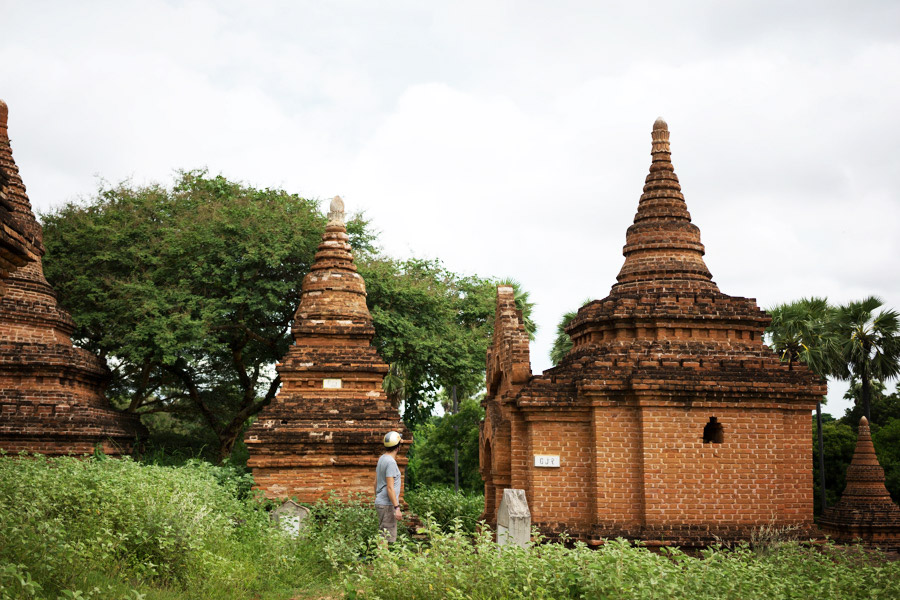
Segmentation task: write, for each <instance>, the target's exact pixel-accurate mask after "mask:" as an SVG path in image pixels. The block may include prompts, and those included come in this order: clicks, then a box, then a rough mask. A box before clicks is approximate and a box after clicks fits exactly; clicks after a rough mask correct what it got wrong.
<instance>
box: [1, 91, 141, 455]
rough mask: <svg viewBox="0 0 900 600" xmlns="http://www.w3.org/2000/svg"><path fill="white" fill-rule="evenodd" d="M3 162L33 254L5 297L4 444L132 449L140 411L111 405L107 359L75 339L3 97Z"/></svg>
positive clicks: (53, 450)
mask: <svg viewBox="0 0 900 600" xmlns="http://www.w3.org/2000/svg"><path fill="white" fill-rule="evenodd" d="M0 169H2V171H3V173H4V177H3V178H4V180H5V183H4V187H3V195H4V202H5V203H6V204H7V206H8V207H9V208H8V209H9V212H10V213H11V215H12V216H13V218H14V220H15V221H16V223H17V224H18V231H19V232H20V233H22V234H23V235H24V238H25V239H26V240H28V241H29V243H30V245H31V248H32V252H33V254H34V259H33V260H32V261H31V262H28V263H26V264H24V266H21V267H20V268H19V269H18V270H16V271H15V272H13V273H11V274H10V275H9V277H8V278H7V279H6V291H5V293H4V294H3V296H2V298H0V448H2V449H3V450H5V451H6V452H8V453H17V452H20V451H22V450H26V451H28V452H40V453H41V454H46V455H60V454H87V453H91V452H93V451H94V449H95V448H97V447H100V448H102V450H103V451H104V452H105V453H106V454H108V455H112V456H115V455H119V454H123V453H130V452H131V450H132V446H133V443H134V441H135V438H136V437H137V436H139V435H141V434H144V432H145V430H144V428H143V426H142V425H141V424H140V422H139V421H138V417H136V416H134V415H126V414H123V413H120V412H118V411H116V410H114V409H112V408H111V407H110V406H109V403H108V402H107V400H106V398H105V397H104V395H103V391H104V388H105V386H106V379H107V370H106V367H105V366H104V365H103V363H102V362H101V361H100V360H99V359H98V358H97V357H96V356H94V355H93V354H91V353H90V352H88V351H87V350H83V349H81V348H75V347H74V346H72V341H71V339H70V336H71V334H72V332H73V331H74V330H75V324H74V323H73V322H72V319H71V317H69V315H68V313H66V312H65V311H63V310H62V309H60V308H59V306H57V304H56V293H55V292H54V291H53V288H51V287H50V285H49V284H48V283H47V280H46V279H45V278H44V272H43V269H42V265H41V259H40V257H41V256H42V255H43V252H44V250H43V245H42V233H41V226H40V225H39V224H38V222H37V220H36V219H35V217H34V213H33V212H32V211H31V204H30V203H29V201H28V196H27V195H26V194H25V186H24V185H23V183H22V178H21V177H20V176H19V169H18V167H17V166H16V163H15V161H14V160H13V156H12V149H11V148H10V144H9V136H8V133H7V108H6V105H5V104H2V103H0ZM144 435H145V434H144Z"/></svg>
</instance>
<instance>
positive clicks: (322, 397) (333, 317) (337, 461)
mask: <svg viewBox="0 0 900 600" xmlns="http://www.w3.org/2000/svg"><path fill="white" fill-rule="evenodd" d="M349 239H350V238H349V236H348V235H347V229H346V227H345V226H344V203H343V201H342V200H341V199H340V198H339V197H335V198H334V199H333V200H332V202H331V211H330V212H329V213H328V225H327V226H326V228H325V233H324V234H323V235H322V243H321V244H319V248H318V251H317V252H316V256H315V261H314V263H313V265H312V267H311V268H310V272H309V273H308V274H307V275H306V277H305V278H304V279H303V287H302V295H301V297H300V306H299V307H298V308H297V312H296V314H295V315H294V324H293V327H292V333H293V336H294V344H293V345H292V346H291V348H290V350H288V353H287V355H285V357H284V360H283V361H282V362H281V363H279V364H278V365H277V367H276V368H277V370H278V374H279V375H280V376H281V382H282V387H281V390H280V391H279V392H278V395H277V396H276V397H275V398H274V399H273V401H272V403H271V404H270V405H269V406H267V407H266V408H264V409H263V410H262V412H261V413H260V414H259V418H258V419H257V421H256V422H255V423H254V424H253V425H252V426H251V427H250V429H249V430H248V431H247V434H246V437H245V439H244V441H245V442H246V444H247V447H248V449H249V450H250V459H249V460H248V461H247V464H248V466H250V467H251V468H252V469H253V476H254V478H255V480H256V484H257V487H258V488H259V489H261V490H263V492H265V494H266V496H267V497H269V498H286V497H295V498H297V499H299V500H300V501H302V502H312V501H315V500H318V499H320V498H324V497H326V496H328V495H329V494H330V493H331V492H334V493H335V494H337V495H338V496H339V497H343V498H346V497H348V496H350V495H351V494H353V493H356V492H360V493H364V494H367V495H369V496H371V495H372V492H373V489H374V487H375V464H376V463H377V462H378V457H379V456H380V455H381V454H382V452H383V451H384V446H383V440H384V435H385V434H386V433H387V432H388V431H398V432H400V433H401V434H402V435H403V436H404V438H406V437H408V435H407V431H406V429H405V427H404V425H403V423H401V421H400V414H399V412H398V410H397V408H396V407H394V406H392V405H391V403H390V401H389V400H388V397H387V395H386V394H385V392H384V390H383V389H382V382H383V380H384V376H385V375H386V374H387V372H388V366H387V364H385V362H384V361H383V360H382V359H381V357H380V356H378V353H377V352H376V350H375V348H374V347H373V346H372V343H371V342H372V337H373V336H374V335H375V328H374V327H373V326H372V316H371V314H369V309H368V308H367V307H366V286H365V283H364V282H363V279H362V277H361V276H360V275H359V273H357V272H356V265H355V264H354V263H353V255H352V254H351V248H350V244H349V242H348V240H349ZM409 443H410V440H405V441H404V442H403V447H402V448H401V450H400V455H399V456H398V459H397V462H398V463H399V464H400V465H405V464H406V450H407V448H408V444H409Z"/></svg>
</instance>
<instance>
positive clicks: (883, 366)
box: [835, 296, 900, 423]
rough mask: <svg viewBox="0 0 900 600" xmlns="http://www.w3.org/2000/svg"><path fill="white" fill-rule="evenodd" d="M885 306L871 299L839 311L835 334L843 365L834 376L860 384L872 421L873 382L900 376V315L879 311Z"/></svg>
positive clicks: (864, 402)
mask: <svg viewBox="0 0 900 600" xmlns="http://www.w3.org/2000/svg"><path fill="white" fill-rule="evenodd" d="M882 306H883V303H882V301H881V300H879V299H878V298H875V297H874V296H873V297H869V298H866V299H865V300H861V301H858V302H850V303H848V304H845V305H842V306H840V307H839V308H838V309H837V313H836V316H835V331H836V334H837V335H838V337H839V339H840V344H841V348H840V358H841V360H840V362H839V365H838V369H837V371H836V373H835V375H837V376H838V377H840V378H841V379H851V378H853V379H856V380H858V381H859V383H860V388H861V389H860V392H861V393H860V397H861V400H862V405H863V414H864V415H865V416H866V418H867V419H868V420H869V422H870V423H871V422H872V415H871V406H870V405H871V397H872V390H871V388H872V381H873V380H878V381H888V380H890V379H893V378H895V377H897V375H898V374H900V314H898V313H897V311H895V310H880V311H878V313H877V314H876V312H875V311H877V310H878V309H879V308H881V307H882Z"/></svg>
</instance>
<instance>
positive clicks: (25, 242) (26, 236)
mask: <svg viewBox="0 0 900 600" xmlns="http://www.w3.org/2000/svg"><path fill="white" fill-rule="evenodd" d="M8 114H9V109H8V108H7V106H6V102H4V101H3V100H0V144H4V145H9V135H8V134H7V129H6V121H7V116H8ZM3 156H4V157H5V156H6V152H4V153H3ZM11 156H12V155H11V154H10V157H11ZM11 166H14V165H12V164H11V160H10V161H9V164H7V161H6V160H4V161H3V163H0V296H2V295H3V291H4V289H5V283H4V280H5V279H6V278H7V277H9V275H10V274H11V273H12V272H14V271H15V270H16V269H18V268H19V267H22V266H25V265H26V264H28V263H29V262H33V261H36V260H38V259H39V258H40V256H41V253H42V252H43V248H42V247H41V242H40V240H39V239H38V235H37V232H36V231H35V230H34V229H29V228H28V227H27V226H28V222H23V221H22V220H21V219H20V218H19V216H18V215H17V211H16V207H15V205H14V204H13V203H12V199H11V198H10V193H9V191H8V190H7V188H8V187H9V183H10V177H9V176H8V175H7V174H6V169H7V168H10V167H11Z"/></svg>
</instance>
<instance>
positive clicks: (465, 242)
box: [0, 0, 900, 416]
mask: <svg viewBox="0 0 900 600" xmlns="http://www.w3.org/2000/svg"><path fill="white" fill-rule="evenodd" d="M0 22H2V24H3V25H2V32H3V33H2V36H0V98H3V99H5V100H6V101H7V103H8V104H9V106H10V123H9V125H10V137H11V138H12V143H13V149H14V152H15V157H16V161H17V163H18V165H19V168H20V170H21V172H22V175H23V177H24V179H25V183H26V185H27V186H28V191H29V196H30V198H31V202H32V204H33V205H34V206H35V208H36V209H37V210H38V211H47V210H51V209H52V208H53V207H54V206H58V205H60V204H61V203H63V202H65V201H67V200H71V199H74V198H76V197H79V196H84V195H88V194H90V193H91V192H92V191H93V190H95V189H96V187H97V180H98V177H99V178H103V179H105V180H107V181H110V182H117V181H120V180H122V179H124V178H127V177H131V178H133V180H134V181H135V182H138V183H143V182H147V181H152V180H157V181H166V182H170V181H171V179H172V175H173V173H174V171H175V170H176V169H182V168H183V169H190V168H197V167H207V168H209V170H210V171H211V172H213V173H222V174H223V175H225V176H227V177H229V178H232V179H239V180H243V181H245V182H247V183H250V184H252V185H255V186H279V187H283V188H285V189H287V190H289V191H292V192H297V193H299V194H301V195H304V196H307V197H313V198H320V199H323V200H324V199H326V198H330V197H331V196H334V195H335V194H340V195H341V196H343V197H344V199H345V202H346V204H347V208H348V210H350V211H364V212H365V213H366V214H367V215H368V217H370V218H371V219H372V221H373V224H374V226H375V227H376V228H377V229H379V230H380V231H381V243H382V245H383V247H384V250H385V251H386V252H387V253H389V254H392V255H395V256H410V255H415V256H424V257H439V258H441V259H442V260H443V261H444V263H445V264H446V266H447V267H448V268H450V269H452V270H454V271H458V272H464V273H475V274H478V275H481V276H497V277H513V278H515V279H517V280H519V281H520V282H521V283H522V284H523V285H524V287H525V288H526V289H527V290H529V291H530V292H531V297H532V299H533V300H534V301H535V302H536V303H537V306H536V309H535V320H536V321H537V323H538V326H539V327H540V330H539V332H538V338H537V341H536V342H535V343H534V344H532V355H531V362H532V369H533V370H534V371H535V372H540V371H542V370H543V369H545V368H548V367H549V366H550V362H549V358H548V352H549V348H550V345H551V343H552V339H553V333H554V330H555V326H556V323H557V322H558V320H559V317H560V315H561V314H562V313H564V312H566V311H567V310H572V309H574V308H576V307H578V306H579V305H580V303H581V301H582V300H584V299H586V298H602V297H604V296H606V295H607V294H608V293H609V289H610V286H611V285H612V284H613V283H614V282H615V277H616V274H617V273H618V270H619V267H620V266H621V264H622V261H623V258H622V246H623V244H624V243H625V230H626V228H627V227H628V225H630V224H631V222H632V220H633V217H634V213H635V209H636V207H637V202H638V198H639V197H640V194H641V187H642V185H643V181H644V177H645V175H646V173H647V169H648V167H649V164H650V130H651V127H652V124H653V121H654V120H655V119H656V117H657V116H663V117H664V118H665V119H666V120H667V121H668V123H669V129H670V130H671V132H672V151H673V162H674V164H675V169H676V172H677V173H678V175H679V177H680V179H681V183H682V187H683V190H684V193H685V197H686V199H687V203H688V208H689V209H690V211H691V214H692V216H693V220H694V223H696V224H697V225H698V226H699V227H700V229H701V232H702V239H703V243H704V244H705V245H706V250H707V255H706V262H707V265H708V266H709V268H710V270H711V271H712V273H713V276H714V279H715V281H716V282H717V283H718V285H719V288H720V289H721V290H722V291H723V292H724V293H726V294H731V295H735V296H749V297H754V298H756V299H757V300H758V302H759V304H760V306H762V307H763V308H765V307H770V306H773V305H775V304H777V303H780V302H785V301H790V300H794V299H798V298H800V297H803V296H810V295H817V296H827V297H828V298H829V299H830V300H832V301H834V302H843V301H847V300H850V299H859V298H862V297H864V296H867V295H871V294H874V295H878V296H880V297H881V298H883V299H884V301H885V302H886V304H887V305H888V306H890V307H893V308H900V277H898V272H900V268H898V258H900V257H898V255H900V168H898V156H900V110H898V106H900V33H898V32H900V2H897V1H896V0H889V1H884V2H874V1H871V2H869V1H861V0H857V1H855V2H831V1H827V0H816V1H808V2H791V1H786V0H779V1H777V2H776V1H765V0H763V1H760V0H755V1H750V2H721V1H716V0H711V1H708V2H692V1H680V2H664V3H663V2H660V3H646V5H645V3H640V2H621V3H612V2H598V1H596V0H594V1H586V2H568V1H559V0H557V1H555V2H511V1H509V2H503V1H489V0H481V1H478V2H462V1H459V0H456V1H454V2H445V3H440V4H439V3H437V2H427V1H423V0H415V1H409V2H393V1H385V0H380V1H378V2H371V1H359V2H350V1H347V2H338V1H336V2H281V3H275V2H260V1H255V2H219V1H217V2H213V1H206V2H204V1H197V2H166V1H160V0H156V1H153V0H143V1H141V2H123V1H118V0H116V1H110V2H89V1H85V0H81V1H79V2H63V1H59V2H40V1H28V2H26V1H14V0H0ZM844 389H845V386H842V385H840V384H837V385H835V384H831V385H830V386H829V390H830V393H829V403H828V406H827V407H826V409H825V410H826V411H828V412H832V413H833V414H835V415H836V416H839V415H841V414H843V408H844V406H845V403H844V402H843V401H842V400H841V398H840V396H841V395H842V394H843V391H844Z"/></svg>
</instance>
